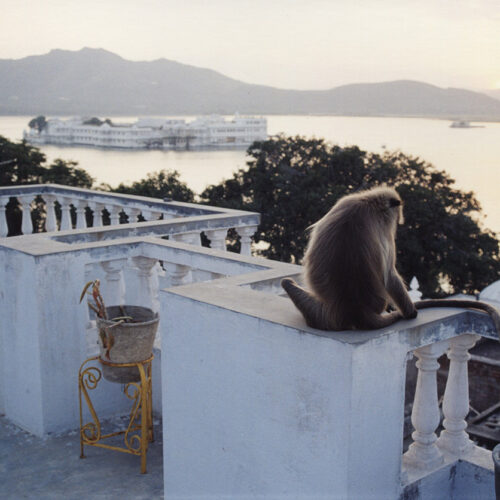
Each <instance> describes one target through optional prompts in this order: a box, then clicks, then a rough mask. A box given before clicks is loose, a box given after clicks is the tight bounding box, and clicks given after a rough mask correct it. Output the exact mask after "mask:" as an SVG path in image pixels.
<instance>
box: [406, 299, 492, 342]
mask: <svg viewBox="0 0 500 500" xmlns="http://www.w3.org/2000/svg"><path fill="white" fill-rule="evenodd" d="M415 307H416V308H417V309H427V308H428V307H460V308H467V309H479V310H480V311H484V312H486V313H488V314H489V315H490V317H491V319H492V320H493V323H494V325H495V328H496V329H497V333H498V336H499V337H500V313H499V312H498V310H497V309H496V308H495V307H493V306H491V305H490V304H487V303H486V302H481V301H479V300H460V299H429V300H419V301H417V302H415Z"/></svg>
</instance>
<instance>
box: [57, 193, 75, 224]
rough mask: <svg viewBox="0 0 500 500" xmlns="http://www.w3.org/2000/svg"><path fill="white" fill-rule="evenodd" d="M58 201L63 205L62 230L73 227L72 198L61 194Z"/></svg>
mask: <svg viewBox="0 0 500 500" xmlns="http://www.w3.org/2000/svg"><path fill="white" fill-rule="evenodd" d="M57 201H58V202H59V205H61V231H67V230H69V229H73V226H72V224H71V207H70V205H71V199H70V198H66V197H65V196H59V197H58V198H57Z"/></svg>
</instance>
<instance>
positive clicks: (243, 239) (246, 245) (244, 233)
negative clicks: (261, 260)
mask: <svg viewBox="0 0 500 500" xmlns="http://www.w3.org/2000/svg"><path fill="white" fill-rule="evenodd" d="M236 231H237V232H238V234H239V235H240V243H241V250H240V254H241V255H252V236H253V235H254V234H255V231H257V226H247V227H238V228H237V229H236Z"/></svg>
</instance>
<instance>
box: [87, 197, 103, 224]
mask: <svg viewBox="0 0 500 500" xmlns="http://www.w3.org/2000/svg"><path fill="white" fill-rule="evenodd" d="M88 205H89V208H90V210H92V227H102V209H103V208H104V205H103V204H102V203H96V202H95V201H89V203H88Z"/></svg>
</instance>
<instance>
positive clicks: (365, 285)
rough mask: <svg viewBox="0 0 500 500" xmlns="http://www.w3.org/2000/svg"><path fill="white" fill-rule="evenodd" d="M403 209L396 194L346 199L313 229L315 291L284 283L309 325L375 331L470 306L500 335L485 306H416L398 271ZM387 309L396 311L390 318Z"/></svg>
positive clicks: (310, 250)
mask: <svg viewBox="0 0 500 500" xmlns="http://www.w3.org/2000/svg"><path fill="white" fill-rule="evenodd" d="M402 206H403V203H402V201H401V198H400V197H399V195H398V193H397V192H396V191H395V190H394V189H392V188H388V187H379V188H375V189H371V190H369V191H363V192H360V193H356V194H351V195H348V196H345V197H343V198H341V199H340V200H339V201H338V202H337V203H336V204H335V205H334V206H333V207H332V209H331V210H330V211H329V212H328V213H327V214H326V215H325V216H324V217H323V218H322V219H320V220H319V221H318V222H316V223H315V224H314V225H313V229H312V234H311V238H310V240H309V244H308V247H307V250H306V254H305V258H304V274H305V280H306V284H307V287H308V288H309V289H310V290H311V292H309V291H307V290H305V289H304V288H302V287H300V286H299V285H297V283H295V281H294V280H292V279H290V278H285V279H283V280H282V282H281V284H282V286H283V288H284V289H285V290H286V292H287V293H288V295H289V296H290V298H291V299H292V301H293V303H294V304H295V305H296V307H297V308H298V309H299V311H300V312H301V313H302V314H303V316H304V318H305V320H306V322H307V324H308V325H309V326H310V327H312V328H318V329H320V330H350V329H370V330H371V329H376V328H383V327H385V326H389V325H392V324H393V323H394V322H396V321H397V320H399V319H401V318H405V319H412V318H415V317H416V316H417V309H424V308H428V307H465V308H474V309H480V310H482V311H486V312H487V313H488V314H490V316H491V317H492V319H493V322H494V324H495V327H496V329H497V332H500V314H499V313H498V311H497V310H496V309H495V308H494V307H492V306H490V305H489V304H486V303H484V302H478V301H473V300H455V299H450V300H447V299H443V300H442V299H432V300H423V301H418V302H415V303H413V302H412V300H411V299H410V297H409V295H408V292H407V291H406V286H405V284H404V283H403V280H402V278H401V276H400V275H399V274H398V272H397V271H396V267H395V266H396V243H395V237H396V228H397V225H398V223H402V222H403V210H402ZM388 304H391V305H392V306H394V307H395V308H396V309H397V310H396V311H392V312H390V313H385V311H386V309H387V306H388Z"/></svg>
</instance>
